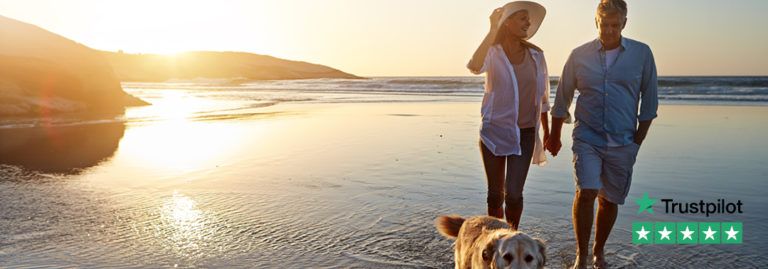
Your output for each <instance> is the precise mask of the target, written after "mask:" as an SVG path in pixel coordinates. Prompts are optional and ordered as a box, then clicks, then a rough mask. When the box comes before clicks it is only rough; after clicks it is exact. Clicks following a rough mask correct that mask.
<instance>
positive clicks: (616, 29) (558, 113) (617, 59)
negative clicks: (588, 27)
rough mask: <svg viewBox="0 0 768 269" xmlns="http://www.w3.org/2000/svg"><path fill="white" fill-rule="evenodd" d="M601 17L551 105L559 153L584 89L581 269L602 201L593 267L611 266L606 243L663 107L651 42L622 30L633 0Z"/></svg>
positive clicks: (601, 11) (607, 4) (578, 134)
mask: <svg viewBox="0 0 768 269" xmlns="http://www.w3.org/2000/svg"><path fill="white" fill-rule="evenodd" d="M595 23H596V25H597V29H598V32H599V37H598V38H597V39H595V40H593V41H590V42H588V43H586V44H584V45H582V46H580V47H578V48H576V49H574V50H573V51H572V52H571V55H570V56H569V58H568V61H567V62H566V64H565V67H564V68H563V74H562V76H560V83H559V85H558V87H557V95H556V97H555V106H554V108H553V109H552V118H553V119H552V133H551V135H550V139H549V141H547V143H546V145H545V146H546V148H547V150H549V151H550V152H551V153H552V155H553V156H556V155H557V153H558V152H559V151H560V147H561V146H562V145H561V142H560V131H561V128H562V125H563V122H564V121H570V114H569V113H568V109H569V107H570V105H571V101H572V100H573V95H574V90H578V91H579V98H578V100H577V102H576V111H575V114H576V115H575V116H576V122H575V127H574V129H573V148H572V149H573V154H574V158H573V160H574V161H573V162H574V170H575V177H576V195H575V197H574V200H573V226H574V227H573V228H574V233H575V234H576V242H577V246H576V247H577V248H576V261H575V264H574V268H586V265H587V257H588V256H587V255H588V249H587V248H588V246H589V239H590V236H591V231H592V220H593V215H594V214H593V212H594V211H593V209H594V204H595V199H597V200H598V209H597V220H596V222H597V225H596V227H595V244H594V246H593V248H592V255H593V259H592V260H593V261H592V262H593V267H594V268H605V266H606V263H605V251H604V246H605V241H606V240H607V239H608V235H609V234H610V232H611V229H612V228H613V223H614V222H615V221H616V213H617V205H620V204H624V199H625V198H626V196H627V193H628V192H629V186H630V183H631V179H632V166H633V165H634V163H635V157H636V156H637V152H638V150H639V148H640V144H642V143H643V140H644V139H645V136H646V134H647V133H648V129H649V128H650V126H651V121H652V120H653V119H654V118H656V109H657V107H658V97H657V91H656V87H657V82H656V64H655V62H654V60H653V54H652V53H651V50H650V48H649V47H648V46H647V45H645V44H643V43H640V42H637V41H634V40H631V39H628V38H625V37H623V36H622V35H621V31H622V30H623V29H624V26H626V23H627V4H626V3H625V2H624V1H623V0H602V1H601V3H600V4H599V5H598V7H597V14H596V16H595ZM638 106H639V110H640V114H639V115H638ZM638 122H639V125H638Z"/></svg>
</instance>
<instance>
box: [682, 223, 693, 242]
mask: <svg viewBox="0 0 768 269" xmlns="http://www.w3.org/2000/svg"><path fill="white" fill-rule="evenodd" d="M680 232H681V233H683V240H685V239H690V240H693V237H691V235H693V231H691V229H689V227H688V226H687V225H686V226H685V230H684V231H680Z"/></svg>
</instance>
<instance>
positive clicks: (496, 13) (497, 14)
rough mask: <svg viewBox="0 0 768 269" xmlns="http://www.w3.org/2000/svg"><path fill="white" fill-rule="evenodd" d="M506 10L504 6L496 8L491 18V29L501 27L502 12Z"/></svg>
mask: <svg viewBox="0 0 768 269" xmlns="http://www.w3.org/2000/svg"><path fill="white" fill-rule="evenodd" d="M502 11H504V9H502V8H497V9H494V10H493V12H492V13H491V16H490V17H489V19H490V20H491V30H492V31H493V30H496V29H497V28H499V19H501V13H502Z"/></svg>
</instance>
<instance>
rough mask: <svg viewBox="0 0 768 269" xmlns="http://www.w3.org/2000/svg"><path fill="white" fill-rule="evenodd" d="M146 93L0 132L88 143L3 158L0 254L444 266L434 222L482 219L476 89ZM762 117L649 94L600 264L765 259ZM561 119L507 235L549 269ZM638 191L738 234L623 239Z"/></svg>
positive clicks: (761, 111)
mask: <svg viewBox="0 0 768 269" xmlns="http://www.w3.org/2000/svg"><path fill="white" fill-rule="evenodd" d="M134 93H135V92H134ZM153 94H156V95H157V98H156V99H155V100H154V101H155V102H154V103H155V105H153V106H150V107H143V108H136V109H133V110H130V111H128V112H127V114H126V116H125V118H124V120H122V121H117V122H108V123H98V122H97V123H89V124H74V125H66V126H60V127H55V128H49V129H48V130H47V131H46V132H44V133H45V134H39V135H38V136H34V135H31V136H30V135H28V133H30V132H31V133H34V132H35V131H32V130H30V129H34V128H5V129H3V130H0V131H1V132H3V133H2V134H3V136H4V137H15V136H14V135H16V136H21V134H23V136H24V137H26V138H24V139H26V140H24V139H22V138H18V139H16V140H4V141H3V144H1V145H2V146H3V147H4V148H3V149H4V150H8V149H9V148H12V147H14V146H18V145H24V143H27V145H38V146H37V147H38V148H36V149H34V150H37V155H35V156H42V155H41V154H42V153H43V152H51V150H55V149H57V147H58V146H57V145H58V144H57V143H55V142H45V141H49V140H50V139H51V137H52V135H51V134H55V135H53V137H56V139H59V140H60V141H65V142H66V143H68V144H72V143H73V142H72V141H80V142H79V143H81V145H82V146H80V147H91V149H92V150H88V151H87V152H88V153H89V154H78V153H77V152H72V151H68V152H69V155H63V156H66V157H64V158H65V160H58V159H60V158H56V157H51V158H49V159H44V160H43V161H42V162H44V164H40V162H41V161H40V158H41V157H38V158H27V159H24V158H16V159H13V160H11V161H8V160H4V163H6V164H5V165H2V166H0V170H2V172H3V174H4V176H3V178H2V180H0V197H3V201H4V202H3V203H0V212H4V213H3V218H2V219H0V227H2V229H3V232H2V233H0V266H2V267H36V266H43V267H59V266H61V267H70V266H77V267H101V266H116V267H174V266H178V267H251V265H256V264H257V265H258V267H261V268H266V267H283V266H287V267H301V266H309V267H315V268H337V267H366V268H371V267H376V268H403V267H406V268H450V267H453V264H452V263H453V251H452V242H451V241H450V240H447V239H444V238H442V237H441V236H440V235H439V234H438V233H437V232H436V231H435V229H434V227H433V220H434V219H435V218H436V217H437V216H439V215H441V214H461V215H465V216H469V215H478V214H484V213H485V179H484V176H483V170H482V163H481V161H480V154H479V150H478V146H477V141H478V127H479V103H478V102H476V101H441V102H371V103H365V102H363V103H360V102H358V103H354V102H353V103H301V102H299V103H286V104H278V105H273V106H266V107H258V108H245V109H240V110H238V111H236V112H231V111H229V112H226V113H218V112H217V113H207V114H201V113H198V112H197V110H196V109H198V108H200V107H216V106H215V102H207V101H204V100H198V99H193V98H190V99H184V100H183V101H184V102H186V103H188V104H191V105H190V110H189V111H185V110H184V109H183V108H182V109H180V110H170V111H164V109H165V108H164V106H163V102H162V100H166V101H168V100H173V98H171V99H168V98H166V97H168V96H165V95H167V94H169V93H163V94H158V93H154V92H153ZM137 95H139V96H141V93H139V94H137ZM162 96H164V98H160V97H162ZM144 98H146V96H144ZM197 101H200V102H197ZM171 103H173V102H170V103H169V105H170V104H171ZM208 111H223V110H217V109H212V110H210V109H209V110H208ZM767 113H768V107H761V106H709V105H662V106H661V107H660V111H659V118H658V119H657V120H656V121H654V124H653V126H652V128H651V132H650V135H649V137H648V139H647V140H646V142H645V144H644V145H643V146H642V148H641V150H640V155H639V157H638V163H637V165H636V166H635V176H634V180H633V182H634V183H633V186H632V189H631V192H630V194H629V197H628V202H627V204H626V205H624V206H622V207H620V209H619V219H618V221H617V224H616V228H615V231H614V234H613V235H612V236H611V238H610V240H609V242H608V251H609V252H608V261H609V262H610V263H612V264H614V265H617V266H618V267H623V268H635V267H638V268H645V267H650V266H651V265H653V266H654V267H655V266H660V267H665V268H670V267H675V268H700V267H703V266H712V265H716V264H720V265H723V266H724V265H728V266H737V267H740V268H760V267H765V266H768V260H767V259H765V258H764V257H763V256H762V254H761V249H765V247H766V244H765V243H764V242H763V241H762V240H761V238H765V237H766V236H768V234H766V233H765V231H767V230H768V227H766V224H765V223H766V220H767V219H766V213H768V212H766V207H765V203H764V202H762V190H765V189H766V188H767V187H768V183H767V182H766V181H765V180H764V179H765V176H766V175H768V168H766V167H768V161H767V160H768V153H767V152H766V151H765V149H766V148H768V140H766V139H764V134H765V133H766V127H765V126H768V124H766V123H768V122H766V119H765V117H764V115H767ZM571 128H572V125H566V127H565V129H564V134H567V135H564V136H565V137H564V141H563V142H564V149H566V150H563V152H562V154H561V155H559V156H558V157H556V158H551V156H549V157H550V163H549V164H548V165H547V166H545V167H534V168H532V169H531V172H530V176H529V179H528V182H527V184H526V189H525V198H526V200H525V201H526V204H525V206H526V208H525V212H524V215H523V219H522V223H521V229H522V230H525V231H526V232H528V233H530V234H532V235H534V236H538V237H541V238H543V239H545V240H546V241H547V247H548V250H547V253H548V255H549V259H548V261H549V267H550V268H564V267H565V266H567V265H568V264H569V263H570V262H572V260H573V255H574V254H573V250H572V249H573V246H574V239H573V233H572V226H571V224H570V205H571V200H572V197H573V191H574V186H573V178H572V176H571V174H572V167H571V165H572V164H571V160H572V156H571V152H570V150H568V149H569V148H570V143H571V141H570V139H569V134H570V133H571ZM83 132H85V133H92V134H99V137H111V138H110V139H107V140H106V142H105V140H104V139H101V140H98V141H100V142H98V143H96V144H94V141H96V140H95V139H93V140H83V139H79V140H78V139H75V138H71V137H68V135H74V136H77V137H81V136H82V135H80V134H81V133H83ZM38 133H39V132H38ZM101 134H111V135H109V136H106V135H101ZM148 138H151V139H148ZM35 139H37V140H35ZM68 139H70V140H68ZM71 139H75V140H71ZM7 141H16V142H15V143H16V144H12V143H9V142H7ZM148 141H151V142H148ZM43 142H45V143H43ZM147 143H150V144H147ZM93 152H100V153H98V154H96V156H92V155H93ZM4 158H5V157H4ZM36 160H37V161H36ZM54 160H58V162H54ZM9 162H10V165H9V164H7V163H9ZM51 163H57V164H60V166H61V167H50V166H51V165H45V164H51ZM22 167H27V168H22ZM73 167H74V168H75V169H68V168H73ZM46 169H48V170H47V171H46ZM644 192H649V193H651V194H652V195H654V196H656V197H674V198H675V199H680V200H686V199H688V200H699V199H717V198H727V199H733V200H735V199H740V200H741V201H743V203H744V204H745V212H744V214H741V215H737V216H723V215H720V216H713V217H710V218H706V217H698V216H690V217H688V216H674V215H664V214H657V216H658V218H657V219H658V221H662V220H663V221H667V220H668V221H682V220H691V221H726V220H738V221H742V222H744V226H745V227H746V228H745V233H750V237H745V240H744V244H743V247H740V248H735V247H733V246H726V245H711V246H701V245H699V246H695V247H694V246H688V247H678V248H674V250H675V251H669V250H670V248H669V247H668V246H660V245H651V246H638V245H633V244H631V240H630V232H629V230H630V228H631V222H633V221H642V220H645V219H643V218H641V217H638V216H637V215H636V210H637V206H636V205H635V204H633V202H632V201H633V198H634V197H639V196H640V195H642V193H644ZM704 252H707V253H718V254H722V255H726V256H727V257H731V258H730V259H722V258H714V257H715V256H712V255H702V253H704ZM717 257H722V256H719V255H718V256H717Z"/></svg>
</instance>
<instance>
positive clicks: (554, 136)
mask: <svg viewBox="0 0 768 269" xmlns="http://www.w3.org/2000/svg"><path fill="white" fill-rule="evenodd" d="M563 122H565V118H556V117H555V116H552V132H551V133H550V134H549V140H547V150H549V152H550V153H552V156H553V157H554V156H557V153H558V152H560V148H561V147H563V144H562V142H561V140H560V131H561V130H562V129H563Z"/></svg>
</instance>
